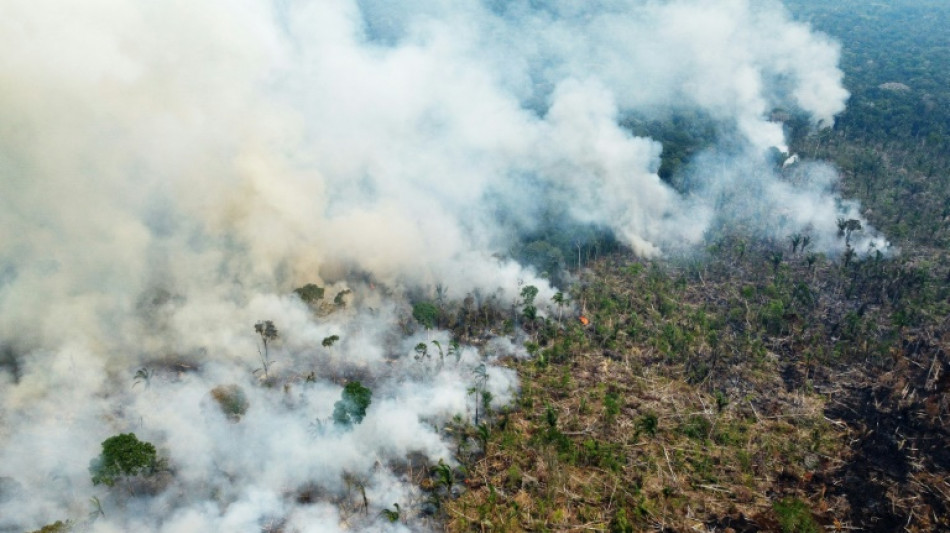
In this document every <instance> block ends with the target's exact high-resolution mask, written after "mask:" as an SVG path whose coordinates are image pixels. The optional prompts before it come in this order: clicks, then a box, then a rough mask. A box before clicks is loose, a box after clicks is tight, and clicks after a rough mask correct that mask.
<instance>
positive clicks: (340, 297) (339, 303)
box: [333, 289, 353, 307]
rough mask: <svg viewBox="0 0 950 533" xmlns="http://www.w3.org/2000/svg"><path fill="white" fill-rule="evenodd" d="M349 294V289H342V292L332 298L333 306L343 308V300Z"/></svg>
mask: <svg viewBox="0 0 950 533" xmlns="http://www.w3.org/2000/svg"><path fill="white" fill-rule="evenodd" d="M351 292H353V291H351V290H350V289H343V290H342V291H340V292H338V293H336V296H334V297H333V303H334V305H337V306H340V307H343V306H344V305H346V299H345V298H346V295H347V294H350V293H351Z"/></svg>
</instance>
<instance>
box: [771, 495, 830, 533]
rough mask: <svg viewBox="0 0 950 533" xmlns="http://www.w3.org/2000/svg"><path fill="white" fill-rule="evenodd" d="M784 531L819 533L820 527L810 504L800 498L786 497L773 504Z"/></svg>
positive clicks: (791, 532) (787, 532)
mask: <svg viewBox="0 0 950 533" xmlns="http://www.w3.org/2000/svg"><path fill="white" fill-rule="evenodd" d="M772 509H774V510H775V514H776V515H777V516H778V523H779V525H780V526H781V527H782V532H783V533H818V532H819V531H820V528H819V527H818V524H817V523H816V522H815V519H814V518H812V516H811V511H809V510H808V506H807V505H805V503H804V502H803V501H801V500H799V499H798V498H785V499H783V500H782V501H778V502H775V503H774V504H773V505H772Z"/></svg>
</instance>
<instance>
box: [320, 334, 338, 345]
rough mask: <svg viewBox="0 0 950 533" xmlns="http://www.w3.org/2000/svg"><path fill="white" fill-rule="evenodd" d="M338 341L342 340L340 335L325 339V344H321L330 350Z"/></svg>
mask: <svg viewBox="0 0 950 533" xmlns="http://www.w3.org/2000/svg"><path fill="white" fill-rule="evenodd" d="M338 340H340V336H339V335H330V336H329V337H324V338H323V342H322V343H321V344H322V345H323V347H324V348H330V347H332V346H333V344H334V343H336V341H338Z"/></svg>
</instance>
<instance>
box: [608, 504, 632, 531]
mask: <svg viewBox="0 0 950 533" xmlns="http://www.w3.org/2000/svg"><path fill="white" fill-rule="evenodd" d="M610 533H633V524H632V523H630V520H629V519H627V511H626V510H625V509H620V510H619V511H617V514H615V515H614V518H613V520H611V521H610Z"/></svg>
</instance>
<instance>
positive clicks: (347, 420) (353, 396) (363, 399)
mask: <svg viewBox="0 0 950 533" xmlns="http://www.w3.org/2000/svg"><path fill="white" fill-rule="evenodd" d="M372 401H373V391H371V390H369V389H368V388H366V387H364V386H363V384H362V383H360V382H359V381H351V382H350V383H347V384H346V386H345V387H343V393H342V395H341V398H340V401H338V402H336V403H335V404H333V421H334V422H335V423H336V424H338V425H341V426H344V427H349V426H352V425H353V424H359V423H360V422H362V421H363V417H365V416H366V409H367V408H368V407H369V404H370V403H372Z"/></svg>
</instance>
